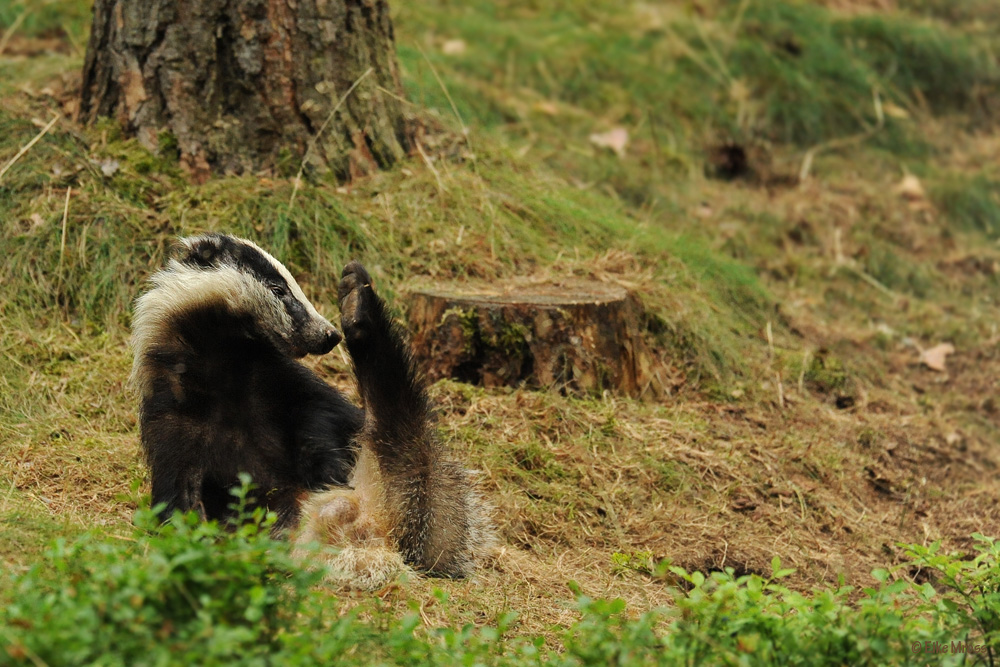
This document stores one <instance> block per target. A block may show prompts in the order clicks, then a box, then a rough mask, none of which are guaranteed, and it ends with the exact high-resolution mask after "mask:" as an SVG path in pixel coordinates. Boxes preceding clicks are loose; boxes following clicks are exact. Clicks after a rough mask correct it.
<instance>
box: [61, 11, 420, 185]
mask: <svg viewBox="0 0 1000 667" xmlns="http://www.w3.org/2000/svg"><path fill="white" fill-rule="evenodd" d="M369 68H371V69H372V71H371V72H370V73H368V74H367V75H366V72H367V71H368V69H369ZM355 84H357V85H356V88H355V89H354V90H353V91H352V92H351V94H350V95H349V96H347V98H346V99H345V100H344V102H343V104H341V105H340V106H339V108H338V107H337V104H338V101H339V100H340V99H341V98H342V97H343V96H344V95H345V94H347V92H348V91H349V90H351V88H352V86H355ZM400 99H402V87H401V85H400V80H399V68H398V65H397V63H396V53H395V43H394V38H393V31H392V23H391V21H390V19H389V7H388V5H387V3H386V0H296V1H294V2H289V1H288V0H198V1H197V2H187V3H178V2H175V1H174V0H95V2H94V23H93V29H92V31H91V35H90V42H89V43H88V45H87V56H86V60H85V63H84V68H83V92H82V99H81V103H80V117H81V119H83V120H84V121H87V122H91V121H93V120H94V119H96V118H97V117H98V116H113V117H115V118H117V119H118V120H119V121H120V122H121V124H122V125H123V127H124V128H125V130H126V132H127V133H128V134H134V135H136V136H137V137H138V139H139V141H140V143H142V144H143V145H144V146H145V147H147V148H148V149H150V150H152V151H157V150H158V148H160V147H164V146H166V147H170V148H173V147H176V150H177V151H178V152H179V157H180V160H181V164H182V165H184V166H185V167H186V168H187V169H188V170H189V171H190V172H191V173H192V174H193V176H194V177H195V178H196V179H197V180H203V179H204V178H206V177H207V176H208V174H209V172H210V171H213V170H214V171H221V172H224V173H242V172H246V171H256V170H258V169H262V168H264V169H272V168H274V167H276V166H279V167H283V168H284V169H285V170H286V171H287V172H290V173H295V172H296V170H298V169H299V165H300V163H301V161H302V159H303V157H304V156H306V154H307V149H308V159H309V164H310V165H311V166H315V167H320V168H329V169H332V170H333V171H334V172H336V174H337V175H338V176H340V177H345V178H346V177H350V176H355V175H358V174H359V173H365V172H367V171H370V170H372V169H374V168H375V167H377V166H378V167H385V166H388V165H390V164H392V163H393V162H395V161H396V160H398V159H399V158H401V157H402V156H403V155H404V154H405V152H406V148H407V145H408V140H407V136H406V128H405V122H404V116H403V110H402V105H401V103H400ZM313 141H315V143H314V144H313V145H312V146H311V147H310V144H311V142H313Z"/></svg>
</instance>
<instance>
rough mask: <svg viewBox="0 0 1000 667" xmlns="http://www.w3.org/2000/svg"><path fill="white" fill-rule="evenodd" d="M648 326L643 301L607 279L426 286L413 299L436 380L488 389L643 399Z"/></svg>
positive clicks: (417, 329) (426, 361)
mask: <svg viewBox="0 0 1000 667" xmlns="http://www.w3.org/2000/svg"><path fill="white" fill-rule="evenodd" d="M641 322H642V306H641V304H640V302H639V300H638V299H636V298H635V297H634V296H632V295H631V294H629V292H628V291H627V290H625V289H624V288H621V287H618V286H617V285H609V284H606V283H599V282H559V283H546V284H531V285H512V286H510V287H509V288H506V289H504V290H496V289H473V288H468V287H463V288H460V289H422V290H417V291H415V292H413V293H411V295H410V303H409V323H410V330H411V332H412V334H413V341H412V343H413V349H414V354H415V356H416V358H417V361H418V363H419V364H420V365H421V367H422V368H423V370H424V373H425V374H426V376H427V378H428V379H429V380H430V381H435V380H439V379H441V378H452V379H455V380H459V381H461V382H469V383H472V384H478V385H483V386H486V387H495V386H501V385H507V386H521V385H525V386H528V387H535V388H541V387H546V388H554V389H557V390H559V391H561V392H563V393H574V394H597V393H600V392H601V391H603V390H605V389H611V390H615V391H618V392H621V393H624V394H627V395H630V396H639V395H641V394H643V393H644V391H645V390H646V389H647V388H648V386H649V384H650V383H649V378H650V377H651V372H650V371H651V355H650V354H649V352H648V349H647V347H646V345H645V344H644V342H643V340H642V336H641Z"/></svg>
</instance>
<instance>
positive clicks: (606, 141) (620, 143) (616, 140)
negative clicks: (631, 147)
mask: <svg viewBox="0 0 1000 667" xmlns="http://www.w3.org/2000/svg"><path fill="white" fill-rule="evenodd" d="M590 143H592V144H594V145H595V146H600V147H601V148H610V149H611V150H613V151H614V152H615V155H617V156H618V157H625V147H626V146H627V145H628V130H626V129H625V128H624V127H616V128H614V129H612V130H608V131H607V132H599V133H594V134H592V135H590Z"/></svg>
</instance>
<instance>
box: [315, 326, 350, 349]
mask: <svg viewBox="0 0 1000 667" xmlns="http://www.w3.org/2000/svg"><path fill="white" fill-rule="evenodd" d="M343 339H344V336H343V335H341V333H340V332H339V331H337V329H336V328H334V327H330V328H328V329H327V330H326V331H324V332H323V343H322V344H321V346H320V347H321V348H322V349H321V351H320V352H319V353H320V354H326V353H327V352H329V351H330V350H332V349H333V348H335V347H337V343H339V342H340V341H342V340H343Z"/></svg>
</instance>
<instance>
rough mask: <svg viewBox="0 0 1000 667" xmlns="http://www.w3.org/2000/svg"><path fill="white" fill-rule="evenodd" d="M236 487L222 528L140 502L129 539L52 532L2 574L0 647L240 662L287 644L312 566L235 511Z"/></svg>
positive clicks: (297, 627) (262, 525) (40, 657)
mask: <svg viewBox="0 0 1000 667" xmlns="http://www.w3.org/2000/svg"><path fill="white" fill-rule="evenodd" d="M248 489H249V487H248V486H244V488H243V489H242V490H241V492H240V497H239V499H238V500H239V502H240V504H241V506H242V507H243V508H244V511H243V512H242V516H243V520H242V522H241V523H240V524H239V525H238V526H236V527H235V528H233V529H232V530H231V531H227V530H226V529H225V528H224V527H221V526H219V525H218V524H217V523H215V522H203V521H200V520H199V518H198V516H197V515H196V514H195V513H190V514H187V515H181V514H176V515H175V516H174V518H173V520H172V521H170V522H169V523H167V524H165V525H163V526H160V525H159V519H158V518H157V516H156V514H155V513H154V512H153V511H151V510H149V509H144V510H140V511H138V512H137V513H136V515H135V530H134V533H133V535H132V538H131V539H126V540H123V541H121V542H117V541H114V540H112V541H107V540H100V539H98V537H97V536H96V535H95V534H94V533H90V534H87V535H84V536H83V537H81V538H79V539H77V540H75V541H73V542H66V541H65V540H63V539H60V540H57V541H56V543H55V545H54V546H53V547H52V548H51V549H50V550H49V552H48V553H47V554H46V557H45V559H44V561H43V562H42V563H39V564H38V565H36V566H34V567H33V568H32V569H31V570H30V571H28V572H27V573H26V574H24V575H21V576H20V577H19V578H18V579H17V581H16V582H14V585H13V587H12V594H11V597H12V598H13V599H12V601H11V603H10V604H9V605H8V606H7V607H6V608H5V609H4V610H3V611H2V612H0V628H3V630H2V633H0V646H2V647H3V650H4V651H5V654H6V656H8V657H9V658H14V659H15V660H18V659H21V660H25V661H31V662H36V663H37V662H38V661H42V662H44V663H47V664H52V665H55V664H106V665H140V664H145V665H155V664H179V663H180V664H227V663H229V661H231V660H234V659H239V660H241V661H243V662H244V664H252V663H254V662H259V661H260V660H261V659H262V658H263V656H267V655H270V654H272V653H274V652H276V651H285V650H287V649H288V648H289V647H288V646H287V645H286V644H287V643H288V642H287V640H288V637H289V633H293V634H292V635H291V636H293V637H294V636H299V635H300V634H301V631H302V630H303V627H302V626H303V625H306V626H308V625H309V624H310V623H311V621H307V622H305V623H303V621H302V620H301V619H300V618H299V614H300V613H301V612H302V611H303V610H304V608H305V603H306V600H307V598H308V594H309V591H310V589H311V587H312V586H313V585H314V584H316V583H317V581H318V579H319V577H320V573H318V572H317V571H315V570H309V569H304V568H302V567H300V566H298V565H296V564H295V563H294V562H293V561H292V559H291V557H290V555H289V549H288V545H287V543H285V542H277V541H274V540H272V539H271V538H270V537H269V535H268V530H269V529H270V527H271V525H272V524H273V521H274V517H273V515H272V516H265V515H264V513H263V511H262V510H260V509H257V510H254V511H252V512H250V511H249V510H246V505H245V499H246V493H247V490H248ZM294 648H295V649H296V650H298V649H299V648H301V647H298V646H296V647H294ZM0 655H3V654H0ZM0 662H2V660H0Z"/></svg>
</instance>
